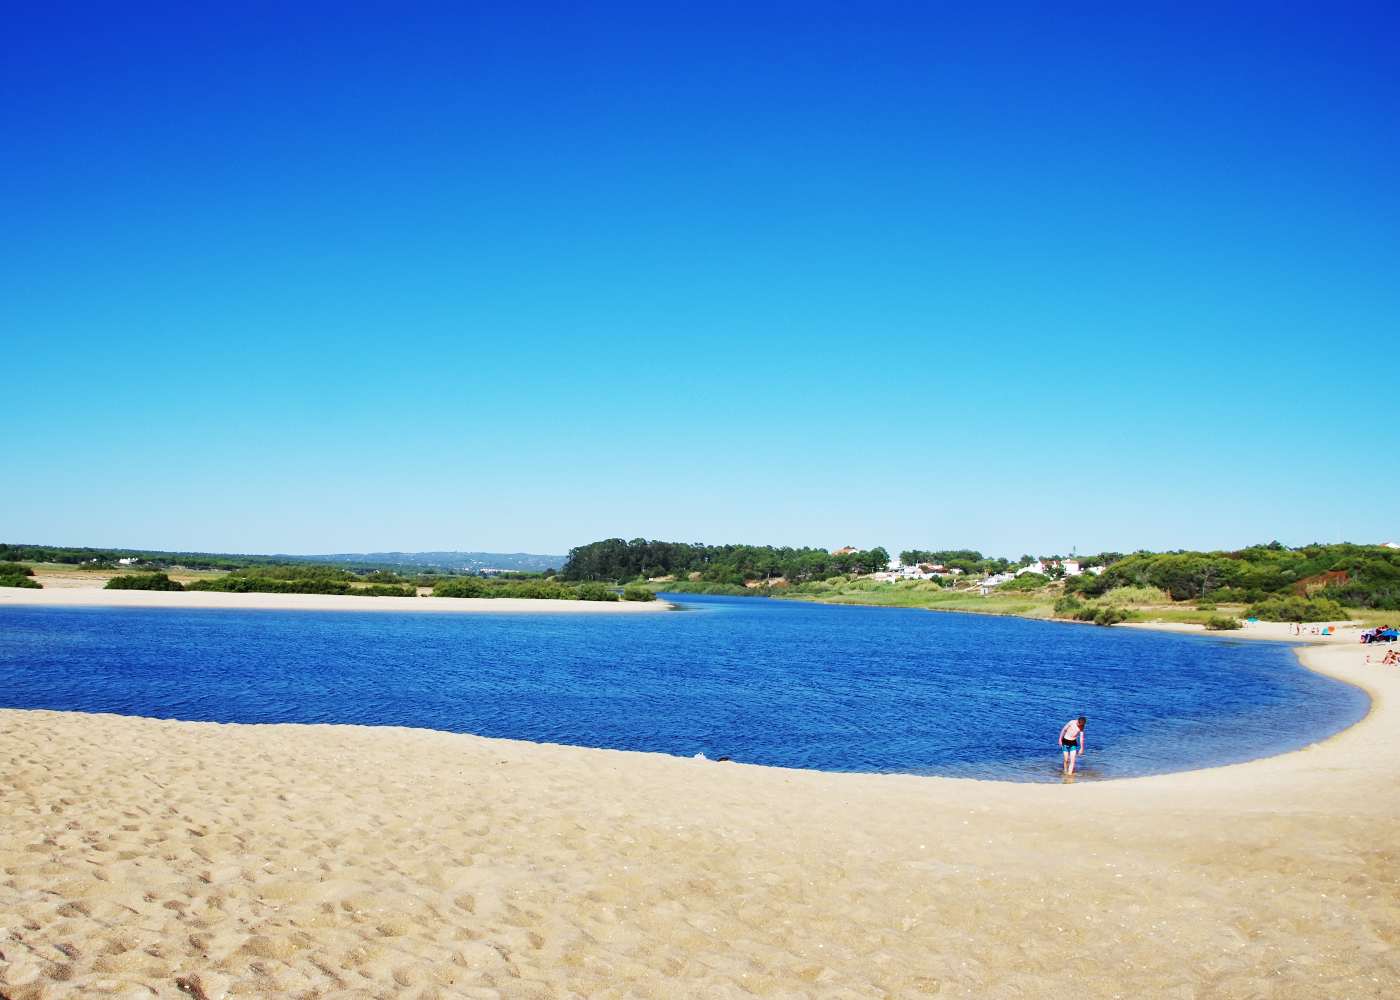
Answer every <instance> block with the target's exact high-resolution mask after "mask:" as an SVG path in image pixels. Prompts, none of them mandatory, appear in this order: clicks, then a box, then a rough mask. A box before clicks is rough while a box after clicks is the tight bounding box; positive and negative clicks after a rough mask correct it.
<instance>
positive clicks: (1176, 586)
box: [1065, 542, 1400, 611]
mask: <svg viewBox="0 0 1400 1000" xmlns="http://www.w3.org/2000/svg"><path fill="white" fill-rule="evenodd" d="M1132 586H1140V587H1157V588H1159V589H1161V590H1164V591H1166V592H1167V593H1168V594H1170V595H1171V598H1172V599H1173V600H1176V601H1188V600H1195V601H1201V600H1208V601H1222V602H1224V601H1231V602H1239V603H1245V604H1254V603H1258V602H1260V601H1266V600H1268V599H1270V598H1272V597H1275V596H1279V595H1285V596H1286V595H1293V596H1297V597H1311V598H1319V599H1325V600H1331V601H1335V602H1337V603H1339V604H1342V605H1346V606H1348V607H1358V608H1377V609H1383V610H1391V611H1393V610H1400V550H1397V549H1387V548H1385V547H1383V546H1380V545H1352V544H1345V543H1339V544H1334V545H1304V546H1301V547H1299V548H1296V549H1290V548H1287V547H1285V546H1283V545H1280V544H1279V543H1278V542H1271V543H1270V544H1268V545H1255V546H1251V547H1250V548H1246V549H1239V550H1237V551H1234V552H1188V551H1178V552H1136V553H1134V554H1133V555H1130V556H1125V557H1124V558H1122V559H1120V560H1119V561H1117V562H1114V563H1113V564H1112V565H1110V566H1109V567H1108V568H1107V569H1106V570H1105V571H1104V572H1103V573H1102V574H1101V575H1099V576H1091V575H1085V576H1079V577H1074V578H1072V579H1070V580H1068V581H1066V584H1065V589H1066V590H1067V591H1069V592H1071V593H1079V594H1083V595H1085V596H1089V597H1095V596H1098V595H1100V594H1104V593H1106V592H1108V591H1110V590H1112V589H1114V588H1115V587H1132Z"/></svg>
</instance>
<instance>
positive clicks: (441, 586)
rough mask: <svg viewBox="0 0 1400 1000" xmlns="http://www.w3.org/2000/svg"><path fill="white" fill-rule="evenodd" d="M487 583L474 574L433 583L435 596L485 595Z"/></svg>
mask: <svg viewBox="0 0 1400 1000" xmlns="http://www.w3.org/2000/svg"><path fill="white" fill-rule="evenodd" d="M486 589H487V587H486V583H485V581H483V580H478V579H477V578H476V577H474V576H464V577H458V578H455V579H451V580H440V581H438V582H437V583H436V584H434V585H433V596H434V597H485V596H487V595H486Z"/></svg>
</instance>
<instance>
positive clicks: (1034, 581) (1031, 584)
mask: <svg viewBox="0 0 1400 1000" xmlns="http://www.w3.org/2000/svg"><path fill="white" fill-rule="evenodd" d="M1049 583H1050V578H1049V577H1048V576H1043V575H1042V574H1040V573H1022V574H1021V575H1020V576H1018V577H1016V578H1015V579H1013V580H1007V581H1006V582H1005V583H1003V584H999V585H998V586H997V590H1001V591H1008V592H1016V591H1030V590H1040V589H1041V588H1042V587H1045V586H1047V585H1048V584H1049Z"/></svg>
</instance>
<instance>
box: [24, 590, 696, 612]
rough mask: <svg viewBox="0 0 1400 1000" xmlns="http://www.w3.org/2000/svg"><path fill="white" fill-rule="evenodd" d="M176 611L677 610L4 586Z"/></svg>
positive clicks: (84, 602)
mask: <svg viewBox="0 0 1400 1000" xmlns="http://www.w3.org/2000/svg"><path fill="white" fill-rule="evenodd" d="M5 607H30V608H34V607H50V608H170V609H180V610H211V609H219V608H225V609H229V610H240V611H367V612H386V611H389V612H393V611H399V612H404V613H407V614H420V613H426V614H639V613H640V614H647V613H652V612H658V611H671V610H673V609H674V608H675V605H674V604H671V603H669V602H667V601H664V600H661V599H659V598H658V599H657V600H655V601H557V600H527V599H525V598H518V597H492V598H484V597H375V596H357V595H355V594H257V593H254V594H226V593H221V592H219V591H209V590H187V591H162V590H104V589H103V588H101V587H53V588H48V587H46V588H44V589H43V590H30V589H27V588H20V587H0V608H5Z"/></svg>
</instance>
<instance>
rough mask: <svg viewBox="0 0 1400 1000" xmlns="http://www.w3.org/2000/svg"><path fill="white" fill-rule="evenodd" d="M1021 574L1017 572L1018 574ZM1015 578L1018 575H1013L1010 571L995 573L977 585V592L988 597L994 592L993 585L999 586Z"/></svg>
mask: <svg viewBox="0 0 1400 1000" xmlns="http://www.w3.org/2000/svg"><path fill="white" fill-rule="evenodd" d="M1019 575H1020V574H1017V576H1019ZM1014 579H1016V577H1015V576H1012V575H1011V574H1010V573H994V574H992V575H991V576H989V577H987V578H986V579H985V580H983V581H982V582H981V583H979V584H978V585H977V592H978V593H979V594H981V595H982V596H983V597H986V596H987V595H988V594H990V593H991V592H992V588H993V587H999V586H1001V585H1002V584H1003V583H1006V582H1007V581H1009V580H1014Z"/></svg>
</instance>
